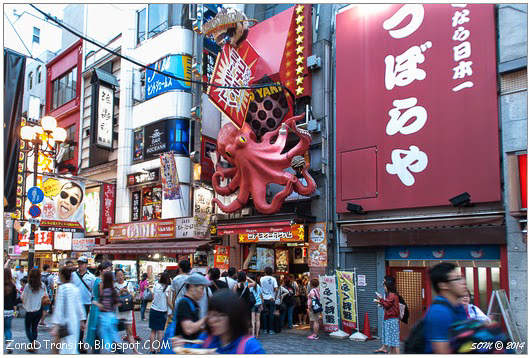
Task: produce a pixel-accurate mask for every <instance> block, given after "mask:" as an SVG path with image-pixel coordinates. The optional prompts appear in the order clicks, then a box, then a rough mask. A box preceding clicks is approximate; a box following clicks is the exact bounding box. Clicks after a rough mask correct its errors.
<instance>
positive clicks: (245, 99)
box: [208, 41, 259, 128]
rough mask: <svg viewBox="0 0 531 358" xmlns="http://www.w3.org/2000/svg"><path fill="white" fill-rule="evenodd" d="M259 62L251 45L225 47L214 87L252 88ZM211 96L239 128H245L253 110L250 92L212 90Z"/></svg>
mask: <svg viewBox="0 0 531 358" xmlns="http://www.w3.org/2000/svg"><path fill="white" fill-rule="evenodd" d="M258 58H259V56H258V54H257V53H256V51H255V50H254V49H253V47H252V46H251V45H250V44H249V42H248V41H243V43H242V44H241V45H240V47H239V48H238V49H235V48H233V47H232V46H230V45H225V46H224V47H223V49H222V51H221V52H220V53H219V54H218V58H217V60H216V66H215V69H214V75H213V76H212V81H211V83H212V84H216V85H221V86H227V87H248V86H249V85H250V84H251V82H252V80H253V79H254V78H253V74H254V70H253V68H254V65H255V64H256V62H257V61H258ZM208 96H209V97H210V99H211V100H212V102H213V103H214V104H215V105H216V106H217V107H218V108H219V109H220V110H221V111H222V112H223V113H225V114H226V115H227V116H228V117H229V118H230V120H231V121H232V122H233V123H234V125H236V127H238V128H241V127H242V126H243V123H244V122H245V117H246V116H247V110H248V108H249V97H250V94H249V90H246V89H234V88H220V87H212V86H210V87H209V88H208Z"/></svg>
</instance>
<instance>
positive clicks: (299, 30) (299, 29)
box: [295, 25, 304, 34]
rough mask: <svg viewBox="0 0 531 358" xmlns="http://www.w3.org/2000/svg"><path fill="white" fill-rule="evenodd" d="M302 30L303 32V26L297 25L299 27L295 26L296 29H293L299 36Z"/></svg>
mask: <svg viewBox="0 0 531 358" xmlns="http://www.w3.org/2000/svg"><path fill="white" fill-rule="evenodd" d="M303 30H304V25H299V26H297V28H296V29H295V31H296V32H297V34H300V33H301V32H302V31H303Z"/></svg>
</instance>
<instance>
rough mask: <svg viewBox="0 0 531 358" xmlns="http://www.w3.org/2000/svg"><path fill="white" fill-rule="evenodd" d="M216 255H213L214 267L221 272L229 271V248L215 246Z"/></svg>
mask: <svg viewBox="0 0 531 358" xmlns="http://www.w3.org/2000/svg"><path fill="white" fill-rule="evenodd" d="M215 250H216V253H215V254H214V267H217V268H219V269H220V270H221V271H227V270H228V269H229V260H230V247H229V246H220V245H216V246H215Z"/></svg>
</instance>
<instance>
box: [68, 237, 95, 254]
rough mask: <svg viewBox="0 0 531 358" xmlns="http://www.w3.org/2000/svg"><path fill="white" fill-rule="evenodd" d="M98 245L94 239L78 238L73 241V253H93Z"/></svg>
mask: <svg viewBox="0 0 531 358" xmlns="http://www.w3.org/2000/svg"><path fill="white" fill-rule="evenodd" d="M95 245H96V239H95V238H93V237H78V238H76V237H75V238H73V239H72V251H92V249H93V248H94V246H95Z"/></svg>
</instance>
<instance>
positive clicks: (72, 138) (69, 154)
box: [61, 125, 77, 162]
mask: <svg viewBox="0 0 531 358" xmlns="http://www.w3.org/2000/svg"><path fill="white" fill-rule="evenodd" d="M65 130H66V141H65V142H64V143H63V144H62V145H63V148H65V150H66V152H65V154H64V155H63V158H62V159H61V161H62V162H64V161H66V160H70V159H74V155H75V152H76V144H77V142H76V138H77V134H76V133H77V132H76V126H75V125H73V126H70V127H68V128H65Z"/></svg>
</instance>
